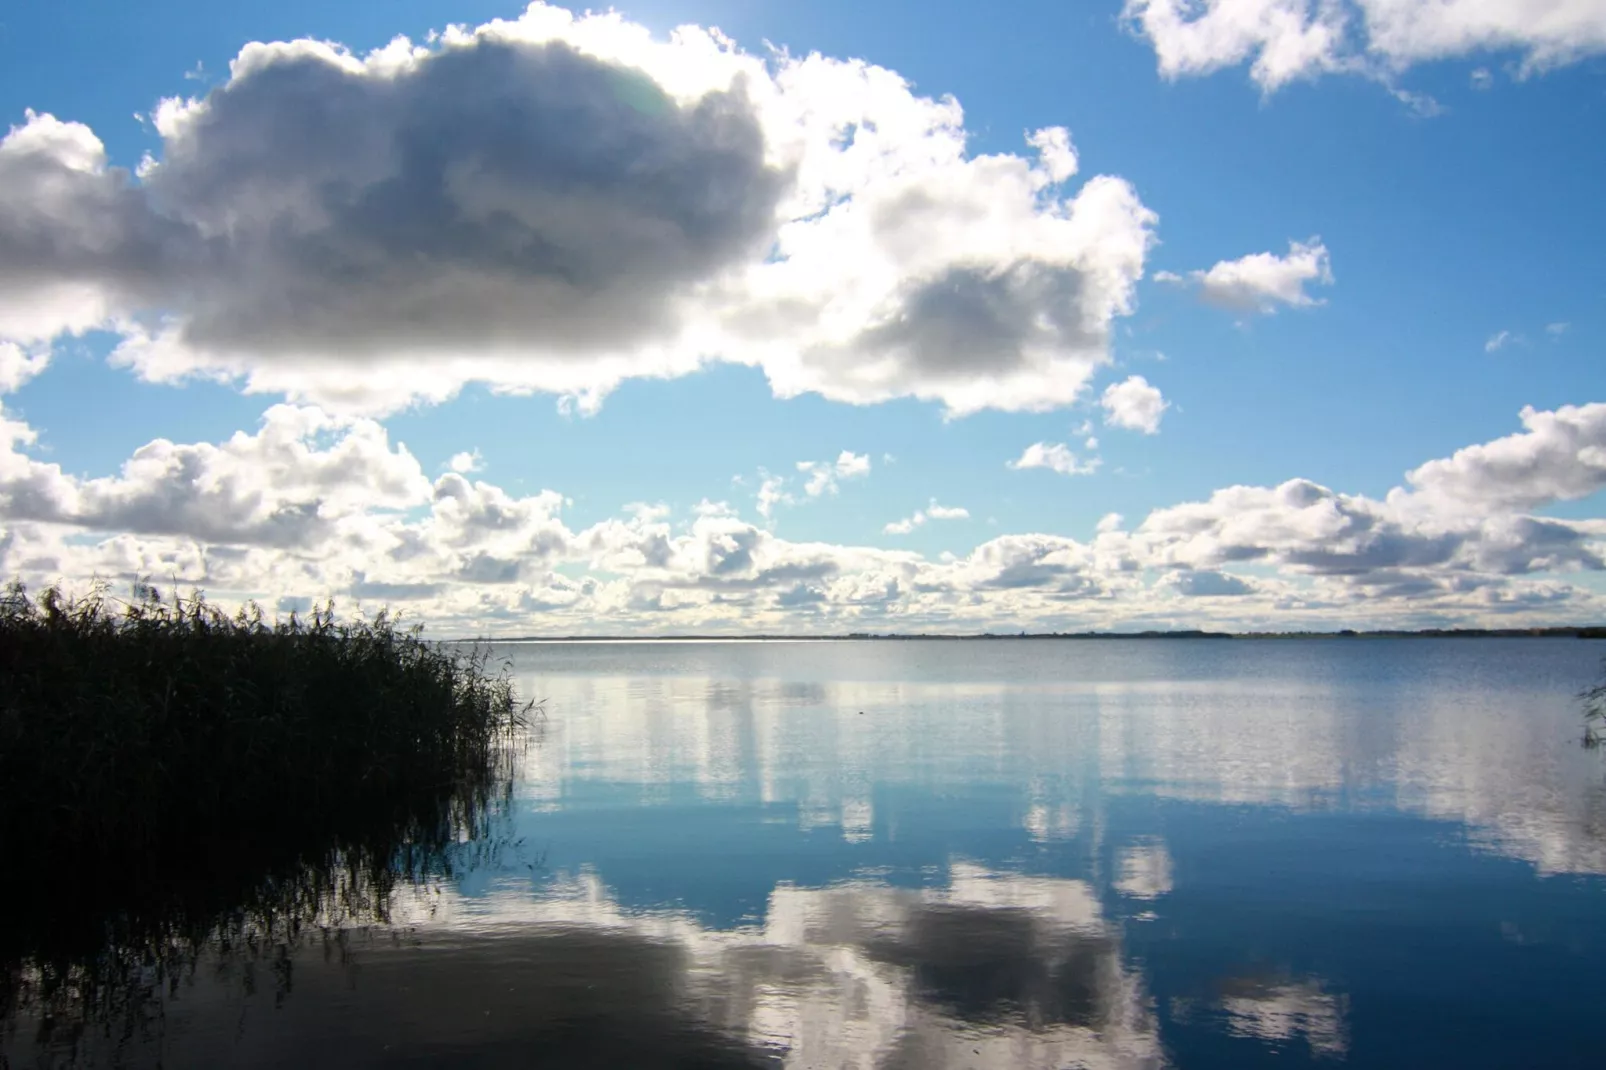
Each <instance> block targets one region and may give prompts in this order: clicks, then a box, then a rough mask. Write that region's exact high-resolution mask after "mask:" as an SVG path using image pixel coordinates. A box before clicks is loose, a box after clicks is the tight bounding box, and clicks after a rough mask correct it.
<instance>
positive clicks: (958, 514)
mask: <svg viewBox="0 0 1606 1070" xmlns="http://www.w3.org/2000/svg"><path fill="white" fill-rule="evenodd" d="M968 519H970V510H969V509H966V508H965V507H964V506H962V505H953V506H949V505H938V504H937V499H935V498H933V499H931V504H930V505H929V506H927V507H926V508H924V509H917V510H915V512H914V513H913V515H911V516H906V517H904V518H903V519H902V520H894V521H892V522H891V523H890V524H888V525H887V526H886V527H884V528H882V529H881V530H882V531H883V532H885V533H886V534H888V535H907V534H909V533H910V532H911V531H913V530H914V529H915V528H918V527H920V526H921V525H922V524H924V523H925V522H926V521H928V520H968Z"/></svg>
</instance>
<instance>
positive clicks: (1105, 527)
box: [1094, 513, 1126, 535]
mask: <svg viewBox="0 0 1606 1070" xmlns="http://www.w3.org/2000/svg"><path fill="white" fill-rule="evenodd" d="M1125 519H1126V518H1125V517H1123V516H1122V515H1121V514H1120V513H1105V514H1104V515H1103V516H1101V517H1100V518H1099V523H1098V527H1097V528H1096V529H1094V530H1096V531H1097V532H1098V533H1099V534H1100V535H1108V534H1109V533H1110V532H1112V531H1120V530H1121V523H1122V521H1124V520H1125Z"/></svg>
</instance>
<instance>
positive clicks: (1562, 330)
mask: <svg viewBox="0 0 1606 1070" xmlns="http://www.w3.org/2000/svg"><path fill="white" fill-rule="evenodd" d="M1571 326H1572V324H1570V323H1565V322H1563V323H1547V324H1545V333H1546V334H1548V335H1550V337H1552V338H1560V337H1561V336H1562V335H1564V334H1566V333H1567V329H1568V328H1569V327H1571Z"/></svg>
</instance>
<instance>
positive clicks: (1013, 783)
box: [516, 640, 1606, 873]
mask: <svg viewBox="0 0 1606 1070" xmlns="http://www.w3.org/2000/svg"><path fill="white" fill-rule="evenodd" d="M1512 643H1514V644H1515V646H1512V645H1511V644H1512ZM1067 645H1068V646H1074V644H1067ZM1138 645H1141V644H1138ZM783 646H784V645H783ZM879 646H880V647H881V648H882V649H883V650H887V651H888V652H889V656H888V660H889V661H892V662H893V664H890V665H887V666H885V667H884V669H883V675H902V676H906V677H908V678H897V679H828V680H815V681H805V682H797V681H787V680H785V679H784V678H782V677H777V678H765V677H760V678H756V679H739V680H732V679H730V678H724V677H708V676H702V675H697V674H698V673H699V672H700V671H707V670H708V669H711V668H712V669H725V670H727V671H754V670H755V669H757V670H759V671H765V670H768V671H776V672H785V671H796V670H798V669H800V668H801V669H803V670H807V669H808V668H809V665H808V664H807V662H806V661H805V664H804V665H802V666H797V665H789V664H788V662H787V660H786V658H785V657H781V656H777V657H776V659H775V661H774V663H767V662H766V663H760V664H758V665H753V664H741V665H735V666H732V665H724V664H721V663H720V662H719V657H718V654H717V653H707V652H699V651H696V650H695V649H694V650H693V651H692V653H691V654H687V655H684V656H685V657H688V658H690V659H691V661H690V662H689V664H688V665H687V666H686V669H687V675H673V674H670V673H661V674H658V675H651V676H646V677H641V676H629V677H626V676H614V675H609V674H608V673H607V672H606V671H604V672H599V673H596V674H586V675H578V674H577V675H573V676H562V675H559V676H547V675H542V676H541V677H540V686H541V687H542V688H544V689H545V691H546V692H551V693H553V694H554V695H555V696H556V700H557V701H558V702H559V704H560V705H562V706H563V707H564V708H565V709H566V710H567V711H569V714H568V716H567V717H566V719H565V729H564V731H565V733H566V738H565V739H564V740H563V742H562V744H561V745H560V746H559V747H557V748H556V749H555V750H553V751H550V752H548V753H545V754H543V755H541V756H540V757H539V767H538V768H533V769H532V770H531V776H530V779H529V782H530V783H531V784H540V785H542V787H541V788H539V789H536V790H539V791H541V792H545V793H547V795H548V797H553V798H556V797H561V795H562V794H563V791H564V788H563V787H562V785H564V784H568V785H570V786H571V787H572V786H574V785H576V784H577V783H583V782H590V783H595V784H608V785H635V786H636V790H638V791H639V792H640V796H639V799H640V801H643V802H647V803H648V804H652V803H653V802H663V801H665V800H667V798H668V795H667V794H666V793H665V791H664V790H663V786H667V785H670V784H680V785H685V786H690V787H692V788H693V789H694V790H695V791H697V792H698V793H699V795H701V796H702V797H704V798H706V799H708V800H711V801H742V800H754V801H758V802H762V803H765V804H776V803H784V804H788V805H795V807H796V808H797V822H798V825H799V827H800V828H802V829H822V828H838V829H840V830H841V833H842V835H843V836H844V838H846V839H847V840H849V841H852V842H864V841H866V840H868V839H870V838H871V837H872V835H873V829H874V827H875V825H876V820H877V814H876V805H877V800H876V795H877V793H878V791H879V792H881V793H883V794H884V793H885V791H886V789H888V788H895V787H898V786H906V787H910V788H914V789H918V790H924V791H937V792H943V791H945V790H948V789H952V788H965V789H969V788H974V787H975V786H976V785H977V784H981V783H996V784H999V785H1001V786H1008V788H1009V789H1010V790H1012V791H1017V792H1020V793H1021V797H1020V798H1019V800H1018V804H1017V805H1018V811H1019V816H1018V819H1017V827H1019V828H1021V829H1022V830H1023V831H1025V832H1026V833H1027V834H1028V835H1029V836H1030V837H1031V838H1032V839H1033V840H1035V841H1038V842H1042V843H1051V842H1056V841H1059V842H1063V841H1067V840H1071V839H1074V838H1075V837H1076V836H1077V835H1079V834H1080V833H1081V832H1082V831H1083V830H1084V829H1085V828H1088V827H1091V824H1090V823H1092V824H1096V823H1097V822H1098V820H1099V815H1098V813H1097V811H1098V808H1099V807H1100V806H1101V805H1103V803H1104V802H1105V801H1106V800H1107V798H1108V797H1109V796H1111V795H1115V794H1122V793H1127V794H1138V795H1144V796H1151V797H1156V798H1162V799H1177V800H1182V801H1188V802H1205V803H1215V804H1223V805H1255V806H1278V807H1284V808H1288V809H1291V810H1296V811H1322V810H1331V809H1334V808H1345V809H1359V808H1366V807H1373V808H1386V809H1397V810H1403V811H1407V812H1412V813H1417V814H1420V815H1423V816H1426V817H1429V818H1432V819H1437V820H1446V821H1454V822H1458V823H1461V824H1464V825H1466V826H1468V828H1469V829H1470V830H1471V833H1472V836H1473V838H1474V839H1475V840H1476V841H1477V842H1478V843H1479V844H1480V846H1482V847H1484V848H1485V849H1488V850H1491V851H1495V852H1498V853H1501V854H1505V855H1508V856H1510V857H1513V858H1517V859H1521V860H1523V861H1525V862H1528V863H1530V864H1532V865H1533V866H1535V867H1536V868H1537V869H1538V870H1539V871H1540V872H1541V873H1562V872H1570V873H1606V836H1603V835H1602V834H1601V833H1602V832H1603V831H1606V787H1603V785H1602V783H1601V779H1600V777H1599V775H1598V774H1599V763H1598V761H1592V760H1591V756H1590V755H1586V754H1582V753H1580V752H1579V749H1578V748H1577V747H1576V746H1567V745H1565V744H1567V743H1573V742H1575V741H1576V736H1577V730H1578V729H1577V704H1576V701H1575V697H1574V696H1575V694H1576V691H1577V689H1578V687H1579V686H1580V684H1581V682H1583V681H1587V680H1589V679H1591V678H1592V677H1593V674H1594V673H1595V671H1596V666H1595V653H1594V650H1593V645H1592V644H1584V643H1579V642H1577V641H1557V642H1554V643H1545V642H1538V641H1524V640H1515V641H1511V643H1508V644H1506V646H1505V647H1502V646H1501V644H1500V643H1499V642H1498V641H1492V640H1491V641H1484V642H1482V643H1481V644H1480V643H1471V644H1469V643H1466V642H1460V643H1457V642H1456V641H1445V642H1443V643H1435V642H1432V641H1427V640H1414V641H1402V642H1397V643H1395V644H1394V645H1393V646H1392V647H1391V646H1389V645H1388V644H1386V643H1379V644H1374V645H1371V646H1369V645H1368V644H1365V643H1356V644H1341V643H1327V644H1321V643H1313V644H1305V645H1304V647H1303V648H1300V647H1298V646H1297V645H1296V644H1281V645H1279V644H1275V643H1265V644H1258V645H1257V644H1232V645H1231V646H1233V647H1234V650H1232V651H1230V652H1228V653H1227V654H1225V655H1223V654H1221V653H1218V651H1219V650H1220V649H1221V648H1222V645H1221V644H1217V645H1216V647H1214V648H1212V651H1210V652H1207V653H1201V654H1200V655H1198V656H1199V657H1201V658H1202V657H1206V656H1208V657H1209V658H1211V659H1213V662H1203V661H1201V662H1193V663H1190V662H1187V661H1186V660H1183V661H1182V662H1180V663H1176V662H1177V659H1178V657H1179V655H1175V654H1172V653H1171V652H1169V651H1168V652H1166V655H1167V656H1168V657H1169V658H1171V660H1172V661H1173V662H1174V664H1171V665H1170V666H1168V667H1169V668H1171V669H1172V670H1173V671H1174V672H1175V673H1176V675H1175V676H1174V677H1173V678H1170V679H1160V680H1156V679H1099V678H1098V677H1099V676H1101V675H1103V676H1112V675H1113V676H1117V677H1119V676H1121V675H1122V671H1123V669H1124V668H1126V667H1125V666H1121V665H1117V666H1116V667H1115V668H1114V669H1111V668H1110V667H1108V666H1105V665H1101V664H1099V663H1097V662H1094V661H1092V660H1091V659H1092V658H1093V657H1094V656H1095V655H1099V654H1103V653H1105V651H1106V647H1103V646H1099V645H1097V644H1082V647H1081V650H1076V651H1073V652H1072V655H1067V657H1070V656H1073V655H1074V656H1075V657H1078V658H1081V659H1082V660H1081V661H1077V662H1074V663H1072V664H1069V665H1065V666H1061V667H1060V668H1061V672H1060V673H1059V674H1056V675H1058V676H1059V677H1060V678H1057V679H1056V678H1048V679H1044V678H1042V676H1043V675H1044V674H1043V672H1042V671H1041V670H1034V671H1023V672H1022V673H1020V674H1019V675H1020V676H1023V677H1025V679H1009V678H1008V677H1010V676H1011V675H1012V674H1011V673H1010V672H1009V671H1008V670H1009V666H1008V665H1007V664H1006V665H1005V666H1004V668H1003V669H1002V670H1000V669H998V668H996V667H995V668H991V669H989V670H988V671H989V673H990V674H991V675H993V676H996V677H1003V678H1000V679H993V680H979V681H978V680H966V679H943V678H941V677H943V676H945V675H947V676H952V675H954V670H953V669H952V668H951V667H950V666H947V665H945V664H943V663H944V662H951V661H952V660H954V659H953V657H952V656H951V654H950V651H951V650H952V647H953V644H931V646H934V647H936V648H938V649H937V650H936V651H935V652H933V651H931V650H929V649H927V650H921V649H920V647H921V646H922V644H917V643H905V644H879ZM1089 646H1093V647H1096V649H1094V650H1093V651H1091V652H1090V653H1084V651H1086V650H1087V648H1088V647H1089ZM1257 646H1258V648H1257ZM943 647H947V648H949V649H948V651H944V650H943V649H942V648H943ZM1363 647H1364V648H1366V649H1361V648H1363ZM1151 648H1152V647H1151ZM1246 648H1256V649H1247V652H1246ZM1270 648H1278V649H1270ZM1496 648H1499V649H1496ZM527 649H528V648H524V649H521V650H519V651H518V653H517V654H516V656H517V657H521V658H526V659H532V658H537V657H538V655H539V654H540V653H542V651H539V650H538V651H536V653H535V654H530V653H526V652H525V651H526V650H527ZM714 650H715V651H717V650H718V648H714ZM1268 651H1269V652H1268ZM810 653H811V654H812V652H810ZM1030 653H1031V652H1027V653H1026V654H1022V653H1021V652H1020V651H1018V650H1015V649H1012V648H1010V647H1009V646H1007V645H993V646H991V648H990V650H989V654H990V655H991V656H992V660H994V661H995V662H997V661H1002V662H1006V663H1007V661H1008V659H1009V658H1011V657H1024V656H1030ZM1535 654H1539V655H1540V656H1539V657H1538V659H1537V661H1538V664H1536V663H1535V662H1536V659H1535V657H1534V655H1535ZM746 656H747V657H749V658H751V657H753V656H754V655H752V654H750V653H749V654H747V655H746ZM789 656H790V655H788V657H789ZM1183 657H1184V658H1185V655H1183ZM1234 657H1237V658H1239V659H1240V660H1242V661H1244V662H1245V663H1246V665H1239V666H1237V667H1236V669H1237V670H1238V671H1234V665H1233V664H1232V658H1234ZM699 659H701V660H699ZM1324 659H1325V660H1324ZM1346 659H1347V660H1346ZM1106 660H1108V659H1106ZM1084 662H1086V664H1084ZM524 664H531V663H530V662H529V661H526V662H524ZM1224 664H1225V666H1226V667H1225V668H1224V667H1223V665H1224ZM599 667H600V668H603V669H604V670H605V669H607V668H609V667H610V666H607V665H606V664H604V665H602V666H599ZM1034 672H1035V675H1036V676H1037V677H1038V678H1036V679H1033V678H1032V676H1033V674H1034ZM1128 675H1136V674H1132V673H1128ZM1151 675H1152V674H1151ZM1223 675H1225V676H1226V678H1220V677H1222V676H1223ZM932 677H938V679H932ZM1213 677H1214V678H1213ZM532 679H534V674H533V673H532Z"/></svg>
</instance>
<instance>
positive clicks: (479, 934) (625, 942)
mask: <svg viewBox="0 0 1606 1070" xmlns="http://www.w3.org/2000/svg"><path fill="white" fill-rule="evenodd" d="M395 912H396V917H397V920H398V921H405V924H403V925H401V926H400V927H399V928H397V929H392V930H389V931H388V932H387V933H375V932H373V931H364V932H362V933H359V934H357V935H354V936H351V935H347V936H342V937H340V938H338V939H328V938H320V937H318V936H316V935H314V936H313V937H312V938H310V939H306V940H302V941H290V942H287V943H285V944H281V945H279V946H278V947H277V948H276V949H275V950H274V951H273V952H272V954H271V955H269V956H267V958H268V959H269V961H270V962H271V964H272V975H273V976H274V977H275V978H276V979H277V983H276V984H274V985H271V986H268V985H261V984H251V983H246V981H245V978H246V977H247V976H248V975H251V976H254V975H255V974H254V971H256V969H257V967H256V966H255V965H251V964H242V963H241V962H240V961H238V960H236V959H230V958H229V957H228V956H225V955H221V954H219V953H218V952H216V950H213V951H212V952H210V953H209V954H208V955H207V956H205V957H203V960H202V962H201V963H200V968H198V969H196V970H194V971H192V972H191V973H189V974H188V975H187V976H186V977H185V978H184V979H183V982H182V983H181V984H178V985H176V986H174V987H172V988H171V989H170V990H166V991H164V992H163V993H161V994H159V997H158V998H159V999H160V1001H161V1006H160V1008H159V1011H158V1013H157V1014H155V1015H153V1016H152V1017H151V1018H149V1019H148V1020H147V1022H146V1027H145V1029H143V1030H142V1031H136V1032H134V1033H133V1034H132V1035H129V1036H122V1037H115V1038H114V1037H112V1036H110V1035H106V1034H101V1035H98V1036H96V1035H88V1036H85V1035H80V1036H78V1037H76V1038H75V1040H76V1041H77V1045H76V1046H77V1051H78V1054H79V1056H80V1057H81V1058H82V1059H84V1061H85V1062H86V1063H91V1062H96V1061H99V1060H100V1059H103V1058H107V1059H109V1058H110V1057H112V1056H114V1055H115V1056H116V1060H117V1061H120V1062H121V1063H122V1064H123V1065H152V1064H154V1061H155V1060H157V1059H163V1060H166V1061H167V1062H168V1063H170V1064H172V1065H230V1066H276V1065H284V1064H286V1063H288V1062H290V1061H292V1060H294V1061H296V1062H299V1063H302V1064H303V1065H306V1064H309V1063H310V1064H311V1065H314V1066H323V1065H327V1066H352V1065H373V1066H386V1065H393V1064H397V1065H399V1064H402V1063H418V1062H430V1061H443V1060H470V1059H471V1060H472V1062H473V1065H476V1066H503V1065H507V1066H514V1065H531V1064H532V1060H534V1064H536V1065H552V1066H591V1065H595V1066H603V1065H620V1066H633V1067H648V1066H651V1067H660V1066H661V1067H671V1066H687V1067H691V1066H698V1067H725V1066H730V1067H738V1066H759V1065H769V1064H776V1065H786V1066H791V1067H862V1068H866V1070H868V1068H872V1067H876V1068H891V1067H938V1068H940V1067H974V1066H1018V1067H1027V1068H1035V1067H1043V1068H1057V1067H1064V1066H1085V1067H1111V1068H1115V1067H1123V1068H1125V1067H1149V1066H1159V1065H1162V1064H1163V1061H1164V1060H1163V1058H1162V1053H1161V1046H1160V1042H1159V1035H1158V1029H1157V1025H1156V1019H1155V1014H1154V1009H1153V1005H1152V1000H1150V999H1149V998H1148V997H1147V996H1146V995H1145V991H1144V984H1143V980H1142V977H1141V976H1140V975H1139V974H1138V973H1136V972H1135V971H1133V970H1132V969H1131V967H1130V966H1128V965H1127V964H1126V963H1124V962H1123V956H1122V950H1121V939H1120V934H1119V929H1118V928H1117V927H1115V926H1113V925H1111V924H1110V923H1109V922H1108V920H1107V919H1106V918H1105V917H1104V915H1103V911H1102V909H1101V907H1100V905H1099V901H1098V899H1097V897H1096V895H1095V893H1094V890H1093V889H1092V888H1091V887H1090V886H1089V885H1087V884H1086V883H1085V882H1081V881H1075V880H1063V879H1054V878H1034V877H1025V876H1021V875H1018V874H1008V873H998V872H994V871H991V870H988V869H986V868H983V867H980V866H976V865H971V864H964V863H957V864H955V865H954V867H953V870H952V873H951V875H950V879H949V881H948V883H947V884H946V885H945V886H943V887H940V888H929V889H900V888H894V887H889V886H887V885H885V884H882V883H879V882H876V881H873V880H860V881H854V882H849V883H844V884H839V885H835V886H831V887H826V888H801V887H795V886H791V885H782V886H779V887H777V888H775V889H774V890H773V892H772V894H771V896H770V900H769V903H768V908H767V910H766V912H765V915H766V916H765V919H764V921H763V922H762V923H757V924H751V925H744V926H738V927H735V928H732V929H725V930H721V929H714V928H709V927H707V926H705V925H703V924H702V923H701V922H699V921H698V920H697V919H696V918H694V917H692V916H691V915H690V914H688V913H685V912H680V911H663V910H660V911H652V912H631V911H628V910H626V909H624V908H622V907H621V906H620V905H619V904H618V902H617V901H616V900H615V899H614V898H613V897H612V896H611V895H610V894H609V892H608V890H607V888H606V887H605V885H604V884H603V883H602V881H601V880H600V879H599V878H598V877H597V875H596V874H595V873H591V872H583V873H579V874H576V875H573V876H571V877H558V878H555V879H553V880H552V881H550V882H549V883H548V884H547V885H546V886H545V887H544V889H543V891H542V894H540V895H538V896H530V895H528V894H518V893H514V892H507V891H504V892H500V893H497V894H492V895H488V896H483V897H479V898H471V897H464V896H461V895H458V894H455V893H452V892H451V891H450V890H449V889H443V890H441V891H438V892H425V893H421V894H419V895H417V896H415V897H414V898H412V899H410V900H404V901H403V902H400V903H398V904H396V906H395ZM260 972H262V973H263V974H266V973H267V972H268V970H267V968H266V967H263V968H262V969H261V971H260ZM33 1024H34V1025H35V1026H37V1023H33ZM56 1050H57V1051H58V1053H59V1052H60V1051H61V1050H62V1049H61V1047H60V1045H59V1043H58V1045H57V1048H56ZM37 1054H38V1053H37V1052H36V1051H33V1050H30V1048H29V1046H28V1044H27V1043H24V1044H23V1046H22V1047H21V1048H20V1049H19V1050H18V1056H19V1062H20V1063H26V1062H28V1061H29V1060H31V1059H33V1058H35V1057H36V1056H37Z"/></svg>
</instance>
